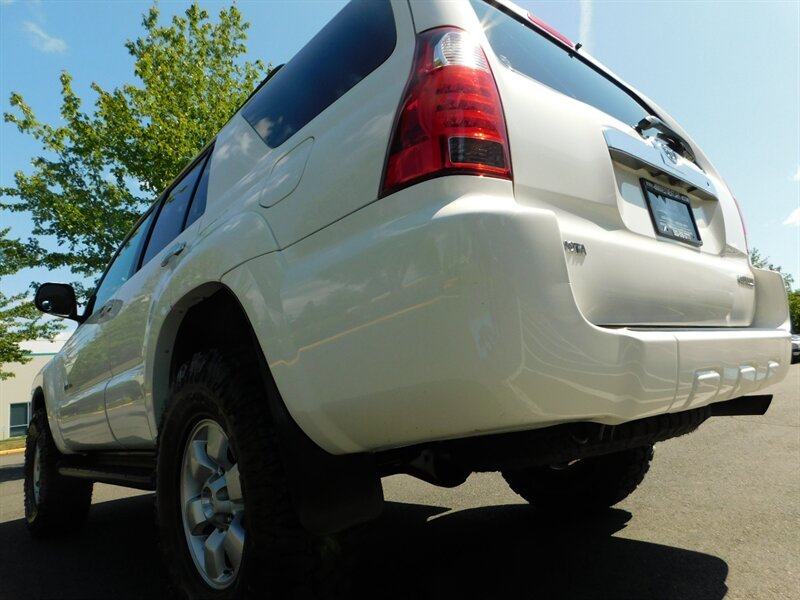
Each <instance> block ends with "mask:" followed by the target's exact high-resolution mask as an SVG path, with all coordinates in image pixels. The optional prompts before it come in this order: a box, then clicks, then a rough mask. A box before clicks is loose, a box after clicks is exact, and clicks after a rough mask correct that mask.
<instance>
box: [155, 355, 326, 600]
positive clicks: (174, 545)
mask: <svg viewBox="0 0 800 600" xmlns="http://www.w3.org/2000/svg"><path fill="white" fill-rule="evenodd" d="M266 393H267V392H266V390H265V389H264V385H263V383H262V381H261V378H260V377H259V376H258V364H257V363H256V361H251V360H248V359H247V358H245V357H242V356H240V355H235V356H231V355H223V354H222V353H221V352H219V351H209V352H203V353H198V354H196V355H194V356H193V357H192V359H191V360H190V361H189V362H187V363H186V364H184V365H183V366H182V367H181V368H180V370H179V372H178V374H177V377H176V380H175V383H174V385H173V389H172V393H171V397H170V401H169V404H168V406H167V408H166V411H165V413H164V416H163V419H162V424H161V432H160V434H159V449H158V466H157V495H156V512H157V518H158V526H159V535H160V545H161V551H162V554H163V558H164V561H165V564H166V567H167V569H168V571H169V575H170V579H171V582H172V585H173V586H174V588H175V589H174V591H175V592H177V594H178V595H179V596H183V597H186V598H192V599H194V598H203V599H206V598H207V599H215V600H217V599H220V600H221V599H225V600H227V599H231V598H244V597H258V598H263V597H268V598H275V599H280V598H317V597H323V595H324V594H323V585H322V581H323V578H322V577H321V573H322V571H323V565H325V564H326V562H327V561H326V560H324V559H325V558H326V557H325V553H324V552H323V548H325V547H326V546H325V544H322V543H321V540H320V539H318V538H315V537H313V536H311V535H309V534H307V533H306V532H305V531H304V530H303V528H302V527H301V525H300V522H299V520H298V518H297V516H296V515H295V513H294V510H293V509H292V505H291V502H290V499H289V492H288V490H287V482H286V477H285V475H284V472H283V466H282V463H281V460H280V457H279V454H278V448H277V445H276V442H275V435H274V434H273V431H272V424H271V418H270V413H269V410H268V404H267V396H266ZM217 426H218V427H219V428H220V429H221V430H222V432H223V433H224V435H225V436H226V437H227V440H226V441H227V442H228V444H229V447H230V450H231V451H230V452H229V453H228V454H227V458H228V460H229V464H230V465H232V466H230V467H226V468H227V469H228V470H227V471H226V470H225V468H223V467H222V466H220V467H219V471H218V472H219V473H222V472H223V471H224V473H223V474H222V475H220V477H223V476H224V477H226V478H227V477H229V476H231V474H232V473H233V472H234V469H238V471H237V473H238V476H237V477H238V478H239V480H240V488H237V489H241V492H242V493H241V494H236V493H232V492H230V491H229V490H228V489H227V488H226V490H227V491H226V492H224V497H229V498H233V497H236V498H238V499H239V501H240V502H241V503H240V504H238V506H243V507H244V508H243V509H241V510H242V516H241V521H240V522H241V524H242V525H243V529H244V533H245V535H244V544H243V552H242V553H241V554H239V555H238V556H240V557H241V558H240V559H238V562H237V561H234V560H233V559H232V558H231V557H230V556H229V555H228V554H227V550H226V551H225V552H226V554H225V557H224V558H225V562H224V564H225V567H226V573H227V574H226V575H225V576H224V577H227V579H224V577H223V579H224V581H223V579H219V580H212V579H211V578H212V574H213V573H212V572H209V570H208V569H207V567H206V566H201V565H200V559H199V558H198V554H197V550H194V551H193V550H192V549H191V548H192V547H194V548H196V546H192V545H191V544H192V543H190V541H189V538H190V536H192V535H194V533H192V532H193V531H194V530H196V529H197V527H196V526H195V529H194V530H193V529H192V526H190V525H186V524H185V521H184V511H185V514H187V515H188V514H190V513H191V511H190V510H188V509H187V508H186V507H188V503H187V499H186V497H187V496H188V497H191V496H192V494H194V490H192V491H191V492H185V491H184V497H182V491H181V490H186V489H187V483H186V482H187V473H188V474H192V473H194V472H193V471H192V469H191V468H189V466H187V467H186V468H184V460H188V459H185V457H184V453H185V452H186V453H187V454H186V455H187V456H188V455H189V454H191V452H192V451H191V450H189V448H190V447H191V446H190V447H187V443H188V442H189V441H190V440H191V441H192V444H194V443H195V442H196V441H197V440H198V439H200V438H201V437H202V435H203V428H204V427H205V428H206V434H207V438H210V436H211V432H212V430H213V431H216V429H215V427H217ZM215 435H218V432H217V433H216V434H215ZM192 436H199V437H198V438H195V437H192ZM200 444H201V447H202V440H200ZM205 452H206V457H210V456H211V454H213V452H212V453H211V454H209V452H211V448H210V445H209V444H208V443H206V445H205ZM212 462H213V461H212ZM190 464H191V463H186V465H190ZM217 464H220V463H217ZM204 476H205V472H203V475H202V476H201V477H200V478H199V479H198V478H197V476H196V475H192V476H191V477H189V478H188V481H190V484H189V485H190V486H191V485H193V484H192V481H201V480H202V478H203V477H204ZM213 477H214V476H213V475H211V476H210V478H209V479H208V481H212V478H213ZM208 481H207V482H206V483H205V484H202V492H201V496H202V495H203V494H205V493H206V490H207V489H208V487H209V486H210V485H212V484H209V483H208ZM226 482H228V483H226V486H229V485H232V484H231V483H230V482H229V480H228V479H226ZM221 497H223V496H221ZM212 510H213V511H216V510H217V505H216V504H215V505H214V508H213V509H212ZM214 514H215V516H214V517H213V518H214V519H217V514H218V513H216V512H215V513H214ZM236 514H237V515H238V513H236ZM226 518H228V519H230V518H233V519H234V520H235V519H236V518H237V517H226ZM187 522H188V517H187ZM195 522H196V521H195ZM209 522H210V521H209ZM218 522H219V521H218V520H217V521H215V523H218ZM203 527H205V528H206V529H205V531H212V533H211V534H209V538H208V539H210V535H215V534H217V532H215V531H213V529H212V528H209V527H208V526H207V525H206V524H204V525H203ZM212 527H217V529H218V531H219V533H218V535H227V530H225V529H224V528H225V525H212ZM220 528H221V529H220ZM200 535H201V536H203V535H205V532H201V534H200ZM201 539H202V538H201ZM207 541H208V540H206V542H207ZM206 542H204V543H206ZM327 548H328V549H330V545H328V546H327ZM196 561H197V562H196ZM204 564H205V563H204ZM228 571H230V572H228ZM213 572H214V573H219V572H220V571H219V569H215V570H214V571H213ZM215 586H216V588H215Z"/></svg>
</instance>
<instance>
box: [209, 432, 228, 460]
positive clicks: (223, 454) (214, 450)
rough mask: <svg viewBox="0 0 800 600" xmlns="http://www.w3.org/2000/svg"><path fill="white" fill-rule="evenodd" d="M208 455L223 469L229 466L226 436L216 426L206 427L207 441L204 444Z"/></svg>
mask: <svg viewBox="0 0 800 600" xmlns="http://www.w3.org/2000/svg"><path fill="white" fill-rule="evenodd" d="M206 452H207V453H208V456H209V457H210V458H211V460H213V461H214V462H215V463H217V465H219V466H220V467H222V468H223V469H225V468H228V467H230V464H231V462H230V461H229V460H228V438H226V437H225V434H224V433H223V432H222V430H221V429H219V428H218V427H209V428H208V442H207V445H206Z"/></svg>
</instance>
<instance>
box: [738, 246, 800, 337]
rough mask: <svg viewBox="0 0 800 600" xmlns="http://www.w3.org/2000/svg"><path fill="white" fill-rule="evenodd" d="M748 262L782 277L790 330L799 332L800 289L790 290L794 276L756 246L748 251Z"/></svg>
mask: <svg viewBox="0 0 800 600" xmlns="http://www.w3.org/2000/svg"><path fill="white" fill-rule="evenodd" d="M750 262H752V263H753V266H754V267H758V268H759V269H769V270H770V271H777V272H778V273H780V274H781V276H782V277H783V285H784V287H785V288H786V295H787V296H788V299H789V319H790V320H791V322H792V331H793V332H795V333H798V332H800V290H794V291H792V284H794V277H792V276H791V274H790V273H784V272H783V270H782V269H781V267H780V265H776V264H773V263H772V262H770V260H769V257H768V256H762V255H761V253H760V252H759V251H758V248H753V249H752V251H751V252H750Z"/></svg>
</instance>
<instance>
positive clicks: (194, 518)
mask: <svg viewBox="0 0 800 600" xmlns="http://www.w3.org/2000/svg"><path fill="white" fill-rule="evenodd" d="M186 521H187V522H188V524H189V531H190V532H191V534H192V535H202V534H203V532H204V531H205V529H206V526H207V525H208V519H207V518H206V513H205V511H204V510H203V503H202V501H201V500H200V498H195V499H194V500H190V501H189V502H188V503H187V505H186Z"/></svg>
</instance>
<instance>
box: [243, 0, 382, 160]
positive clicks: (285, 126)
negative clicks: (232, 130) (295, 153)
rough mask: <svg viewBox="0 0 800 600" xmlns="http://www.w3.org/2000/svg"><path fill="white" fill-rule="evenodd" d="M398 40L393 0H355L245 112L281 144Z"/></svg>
mask: <svg viewBox="0 0 800 600" xmlns="http://www.w3.org/2000/svg"><path fill="white" fill-rule="evenodd" d="M396 42H397V32H396V30H395V24H394V15H393V14H392V7H391V5H390V3H389V0H354V1H353V2H351V3H350V4H348V5H347V6H345V7H344V8H343V9H342V10H341V11H340V12H339V14H337V15H336V16H335V17H334V18H333V20H332V21H330V23H328V24H327V25H326V26H325V27H324V28H323V29H322V30H321V31H320V32H319V33H318V34H317V35H316V36H314V38H313V39H312V40H311V41H310V42H309V43H308V44H307V45H306V46H305V47H303V49H302V50H300V52H298V53H297V55H296V56H295V57H294V58H292V59H291V60H290V61H289V62H288V63H286V65H285V66H284V67H283V68H282V69H281V70H280V71H279V72H278V73H277V74H276V75H275V76H274V77H273V78H272V79H271V80H270V81H269V82H268V83H267V84H266V85H265V86H264V87H263V88H262V89H261V90H260V91H258V92H257V93H256V94H255V96H254V97H253V98H252V99H251V100H250V102H248V103H247V104H246V105H245V106H244V108H243V109H242V116H243V117H244V118H245V119H246V120H247V122H248V123H250V125H251V126H252V127H253V129H255V130H256V132H257V133H258V134H259V135H260V136H261V138H262V139H263V140H264V142H266V144H267V145H268V146H270V147H272V148H275V147H277V146H280V145H281V144H282V143H283V142H285V141H286V140H287V139H289V138H290V137H291V136H292V135H294V134H295V133H296V132H297V131H299V130H300V129H302V128H303V127H304V126H305V125H306V124H308V123H309V122H310V121H311V120H312V119H314V118H315V117H316V116H317V115H318V114H320V113H321V112H322V111H324V110H325V109H326V108H328V107H329V106H330V105H331V104H333V103H334V102H336V100H338V99H339V98H341V97H342V96H343V95H344V94H346V93H347V92H348V91H349V90H350V89H352V88H353V86H355V85H356V84H357V83H358V82H359V81H361V80H362V79H364V78H365V77H366V76H367V75H369V74H370V73H371V72H372V71H374V70H375V69H376V68H377V67H378V66H380V65H381V63H383V62H384V61H385V60H386V59H387V58H389V56H390V55H391V54H392V52H393V51H394V47H395V44H396Z"/></svg>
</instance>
